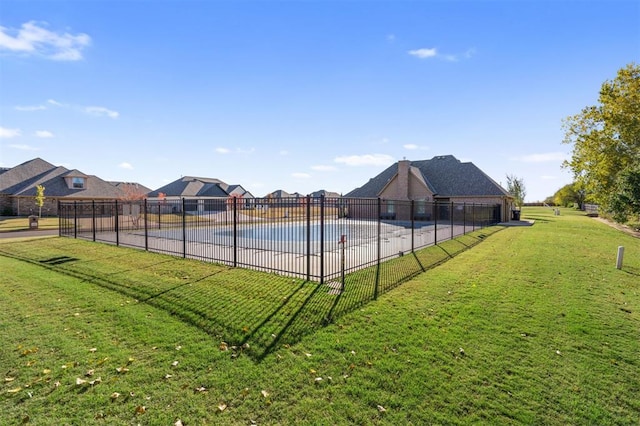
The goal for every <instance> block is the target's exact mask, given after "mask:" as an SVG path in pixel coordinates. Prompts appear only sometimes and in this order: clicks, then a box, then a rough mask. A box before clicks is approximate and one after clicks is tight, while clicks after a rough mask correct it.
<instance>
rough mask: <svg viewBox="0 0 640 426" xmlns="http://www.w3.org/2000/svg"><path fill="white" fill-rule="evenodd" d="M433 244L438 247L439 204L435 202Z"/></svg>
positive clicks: (433, 208)
mask: <svg viewBox="0 0 640 426" xmlns="http://www.w3.org/2000/svg"><path fill="white" fill-rule="evenodd" d="M431 210H433V244H434V245H436V246H437V245H438V202H437V201H434V202H433V206H432V207H431Z"/></svg>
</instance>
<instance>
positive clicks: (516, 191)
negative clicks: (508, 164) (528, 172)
mask: <svg viewBox="0 0 640 426" xmlns="http://www.w3.org/2000/svg"><path fill="white" fill-rule="evenodd" d="M507 191H509V193H510V194H511V195H513V198H515V203H516V206H518V207H520V208H522V205H523V204H524V197H525V196H526V195H527V189H526V188H525V186H524V180H523V179H522V178H519V177H517V176H515V175H507Z"/></svg>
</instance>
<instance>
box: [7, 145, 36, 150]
mask: <svg viewBox="0 0 640 426" xmlns="http://www.w3.org/2000/svg"><path fill="white" fill-rule="evenodd" d="M9 148H13V149H19V150H21V151H38V148H36V147H33V146H30V145H17V144H15V145H9Z"/></svg>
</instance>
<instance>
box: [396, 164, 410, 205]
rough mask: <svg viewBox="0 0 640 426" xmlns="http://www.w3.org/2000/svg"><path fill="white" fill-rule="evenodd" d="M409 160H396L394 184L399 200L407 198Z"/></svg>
mask: <svg viewBox="0 0 640 426" xmlns="http://www.w3.org/2000/svg"><path fill="white" fill-rule="evenodd" d="M410 166H411V161H409V160H401V161H398V184H397V186H396V194H397V197H398V199H400V200H408V199H409V167H410Z"/></svg>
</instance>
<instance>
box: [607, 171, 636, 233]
mask: <svg viewBox="0 0 640 426" xmlns="http://www.w3.org/2000/svg"><path fill="white" fill-rule="evenodd" d="M609 204H610V205H611V207H612V211H613V214H614V219H616V220H617V221H619V222H626V221H627V220H628V219H629V216H632V215H635V216H636V219H640V167H637V168H636V169H633V170H631V169H628V170H625V171H624V172H622V173H620V175H619V177H618V180H617V182H616V189H615V191H613V192H612V194H611V197H610V200H609Z"/></svg>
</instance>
